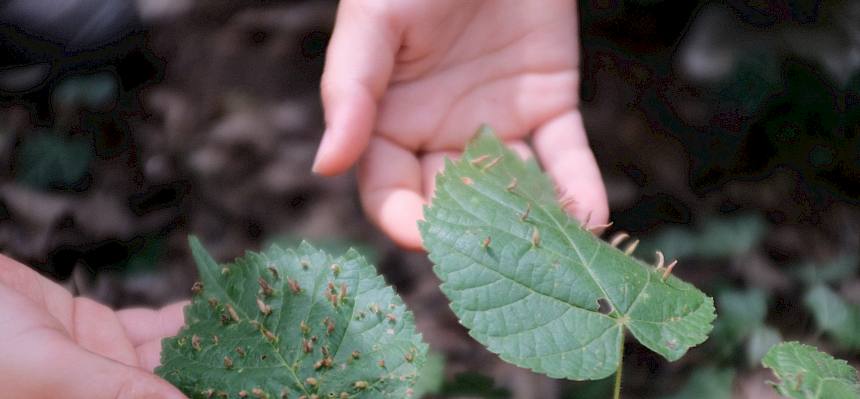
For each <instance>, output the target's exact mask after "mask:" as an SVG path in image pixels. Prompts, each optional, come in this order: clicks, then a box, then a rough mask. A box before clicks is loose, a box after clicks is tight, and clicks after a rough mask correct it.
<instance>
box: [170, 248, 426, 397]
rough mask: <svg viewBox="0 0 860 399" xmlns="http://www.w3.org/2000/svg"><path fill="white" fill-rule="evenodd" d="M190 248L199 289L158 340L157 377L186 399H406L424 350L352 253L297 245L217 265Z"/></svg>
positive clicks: (379, 282)
mask: <svg viewBox="0 0 860 399" xmlns="http://www.w3.org/2000/svg"><path fill="white" fill-rule="evenodd" d="M190 241H191V248H192V252H193V254H194V258H195V260H196V262H197V267H198V270H199V272H200V280H201V283H202V287H201V286H197V287H196V288H197V289H194V292H195V293H194V297H193V298H192V301H191V303H190V304H189V305H188V306H187V307H186V308H185V322H186V325H185V327H183V328H182V330H181V331H180V332H179V334H178V335H177V336H175V337H172V338H167V339H165V340H164V342H163V344H162V353H161V363H162V366H160V367H159V368H158V369H156V373H157V374H158V375H160V376H162V377H164V378H165V379H167V380H168V381H170V382H171V383H173V384H174V385H176V386H177V387H179V388H180V389H181V390H182V391H183V392H185V393H186V394H187V395H189V396H190V397H192V398H209V397H212V398H240V397H249V398H257V397H260V398H273V399H274V398H299V397H302V396H304V397H308V398H311V397H320V398H398V399H402V398H406V397H409V396H410V395H411V391H412V390H411V386H412V384H413V383H414V380H415V378H416V374H417V370H418V368H419V367H420V366H421V365H422V364H423V362H424V360H425V356H426V351H427V346H426V344H424V343H423V342H422V340H421V336H420V335H419V334H418V333H417V332H416V330H415V324H414V320H413V316H412V314H411V312H409V311H408V310H407V309H406V307H405V306H404V305H403V303H402V302H401V300H400V298H399V297H398V296H397V295H396V294H395V293H394V291H393V290H392V289H391V288H390V287H388V286H387V285H385V282H384V281H383V279H382V277H381V276H379V275H378V274H377V273H376V270H375V269H374V268H373V266H371V265H370V264H368V263H367V262H366V261H365V260H364V259H363V258H362V257H361V256H360V255H358V253H357V252H355V251H353V250H350V251H348V252H347V253H346V254H345V255H343V256H341V257H339V258H333V257H331V256H329V255H328V254H326V253H325V252H323V251H320V250H317V249H315V248H313V247H312V246H311V245H309V244H307V243H302V245H300V246H299V247H298V248H297V249H295V250H282V249H280V248H278V247H277V246H273V247H272V248H271V249H270V250H268V251H266V252H264V253H251V252H249V253H247V255H246V256H245V257H242V258H239V259H236V260H235V261H234V262H233V263H231V264H225V265H218V264H217V263H216V262H215V261H214V260H213V259H212V258H211V257H210V256H209V254H207V253H206V251H205V250H204V249H203V247H202V245H201V244H200V242H199V241H198V240H197V239H195V238H193V237H192V238H191V240H190ZM258 300H259V303H258ZM243 395H244V396H243ZM314 395H317V396H314Z"/></svg>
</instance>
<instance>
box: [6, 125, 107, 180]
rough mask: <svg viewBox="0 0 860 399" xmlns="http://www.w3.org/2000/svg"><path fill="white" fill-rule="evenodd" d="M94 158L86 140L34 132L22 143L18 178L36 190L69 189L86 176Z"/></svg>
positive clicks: (47, 132) (46, 132) (18, 163)
mask: <svg viewBox="0 0 860 399" xmlns="http://www.w3.org/2000/svg"><path fill="white" fill-rule="evenodd" d="M93 155H94V153H93V148H92V145H90V143H89V142H88V141H87V140H86V139H81V138H76V137H67V136H64V135H61V134H58V133H55V132H51V131H40V132H35V133H33V134H31V135H28V136H26V137H25V138H24V139H23V141H22V142H21V151H20V154H19V155H18V162H17V165H16V169H17V173H16V178H17V180H18V181H20V182H22V183H24V184H26V185H28V186H30V187H33V188H40V189H46V188H51V187H59V188H66V187H68V186H71V185H74V184H75V183H77V182H78V181H80V180H81V179H82V178H83V177H84V176H85V175H86V174H87V171H88V170H89V167H90V162H91V161H92V159H93Z"/></svg>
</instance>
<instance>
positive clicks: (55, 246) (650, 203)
mask: <svg viewBox="0 0 860 399" xmlns="http://www.w3.org/2000/svg"><path fill="white" fill-rule="evenodd" d="M46 1H47V2H48V3H46ZM76 1H78V2H79V3H81V4H84V5H83V6H82V7H83V8H81V7H78V8H77V9H75V8H74V7H67V8H62V7H60V8H57V7H47V6H46V4H48V5H49V0H38V1H36V0H33V1H21V0H10V1H8V2H6V3H5V4H4V5H0V52H2V57H0V63H2V64H0V171H2V172H0V248H2V251H3V253H5V254H8V255H10V256H12V257H14V258H16V259H18V260H20V261H22V262H25V263H27V264H29V265H31V266H32V267H34V268H36V269H38V270H40V271H41V272H42V273H44V274H45V275H48V276H50V277H52V278H54V279H56V280H58V281H60V282H61V283H63V284H64V285H66V286H67V287H68V288H69V289H71V290H73V291H74V292H76V293H78V294H81V295H87V296H90V297H93V298H96V299H98V300H100V301H103V302H105V303H108V304H111V305H113V306H117V307H121V306H129V305H162V304H165V303H168V302H171V301H175V300H178V299H181V298H185V297H187V295H188V287H190V285H191V282H192V281H193V280H194V274H193V273H194V272H193V267H192V265H191V263H190V259H189V255H188V251H187V248H186V244H185V238H186V236H187V235H188V234H189V233H192V232H193V233H195V234H198V235H199V236H201V237H202V238H203V239H204V241H206V243H207V247H209V248H211V249H212V250H213V252H214V254H215V255H216V257H217V258H219V259H228V258H231V257H234V256H238V255H240V254H241V253H242V252H243V251H244V250H245V249H257V248H259V247H260V246H262V245H265V244H266V243H272V242H277V243H285V244H287V245H290V244H291V243H296V242H298V241H300V240H301V239H308V240H311V241H313V242H315V243H316V244H318V245H322V246H326V247H329V248H331V249H338V248H346V247H348V246H356V247H359V248H360V249H361V250H362V252H363V253H364V254H366V255H367V256H369V257H371V258H372V259H373V260H374V262H375V263H376V264H377V265H378V267H379V268H380V270H381V271H382V272H383V273H384V274H385V276H386V278H387V279H388V281H389V282H391V283H393V284H394V285H395V286H396V287H397V289H398V291H399V292H401V293H402V294H403V296H404V298H405V299H406V301H407V302H408V303H409V304H410V305H411V307H412V308H413V309H414V310H415V313H416V317H417V321H418V326H419V329H421V331H423V332H424V335H425V337H426V339H427V340H428V341H429V342H430V344H431V346H432V347H433V350H434V351H435V353H436V355H435V356H434V358H433V359H434V360H433V361H432V362H430V364H429V365H428V366H427V370H426V372H425V373H424V374H425V376H426V377H425V378H424V379H423V380H422V381H421V383H420V386H419V392H427V393H429V394H431V395H435V396H434V397H439V398H526V399H527V398H551V397H557V398H585V399H588V398H605V397H608V396H609V392H610V389H611V381H597V382H560V381H551V380H549V379H546V378H543V377H539V376H535V375H533V374H531V373H529V372H526V371H523V370H518V369H516V368H513V367H512V366H508V365H505V364H503V363H501V362H500V361H499V360H497V359H496V357H495V356H493V355H492V354H490V353H488V352H486V351H485V350H483V349H482V348H480V346H479V345H477V344H475V343H474V342H473V341H472V340H471V339H470V338H469V337H468V335H467V334H466V333H465V332H464V331H463V329H462V328H461V327H459V325H458V324H457V321H456V319H455V318H454V316H453V315H452V314H451V312H450V311H449V310H448V308H447V304H446V302H445V301H444V298H443V297H442V296H441V294H440V293H439V291H438V286H437V285H438V280H437V279H436V278H435V277H434V276H433V274H432V272H431V271H430V268H429V263H428V261H427V259H426V258H425V257H424V256H423V255H422V254H414V253H406V252H403V251H401V250H398V249H397V248H395V247H394V246H393V245H392V244H391V243H390V242H389V241H388V240H387V239H385V238H384V237H382V236H381V235H380V234H379V233H378V232H377V231H376V230H375V229H374V228H373V227H372V226H371V225H370V224H369V223H368V222H367V221H366V220H365V219H364V216H363V215H362V213H361V208H360V206H359V204H358V200H357V197H356V193H355V187H354V177H353V176H352V175H347V176H343V177H338V178H333V179H323V178H319V177H316V176H313V175H312V174H311V173H310V166H311V162H312V158H313V154H314V150H315V148H316V143H317V140H318V138H319V136H320V133H321V131H322V117H321V110H320V106H319V98H318V93H317V87H318V79H319V76H320V73H321V70H322V65H323V62H324V54H325V47H326V44H327V41H328V38H329V34H330V31H331V28H332V25H333V18H334V10H335V7H336V2H334V1H326V0H306V1H299V0H293V1H286V0H283V1H262V0H261V1H250V0H235V1H227V0H208V1H201V0H181V1H179V0H177V1H165V0H137V2H136V3H134V5H132V3H131V2H102V1H97V0H76ZM71 3H72V2H70V4H71ZM579 4H580V13H581V20H582V22H581V25H580V31H581V34H582V53H583V63H582V93H581V94H582V96H583V104H582V108H583V112H584V115H585V122H586V125H587V129H588V132H589V137H590V140H591V144H592V147H593V148H594V151H595V155H596V157H597V159H598V162H599V164H600V167H601V170H602V171H603V174H604V178H605V181H606V183H607V188H608V192H609V199H610V206H611V209H612V220H614V221H615V225H614V227H613V228H612V231H610V232H609V233H610V234H611V233H613V232H615V231H619V230H624V231H628V232H630V233H631V234H633V235H634V236H636V237H638V238H641V239H642V245H641V246H640V248H639V250H638V251H637V256H639V257H640V258H641V259H643V260H644V261H646V262H651V261H653V260H654V255H653V252H654V251H655V250H656V249H661V250H662V251H664V253H666V255H667V256H668V257H670V258H678V259H679V260H680V265H679V266H678V269H676V270H678V271H677V273H678V274H680V275H681V276H682V277H683V278H686V279H688V280H690V281H692V282H694V283H696V284H697V285H699V286H700V287H702V288H703V289H705V290H706V291H707V292H708V293H710V294H711V295H713V296H715V298H716V300H717V307H718V312H719V314H720V318H719V320H718V323H717V325H716V326H715V330H714V334H713V336H712V338H711V340H709V341H708V342H707V343H706V344H704V345H703V346H701V347H700V348H697V349H695V350H693V351H691V353H690V354H689V355H688V356H687V357H685V358H684V359H682V360H680V361H678V362H676V363H666V362H665V361H663V360H662V359H659V358H658V357H657V356H655V355H654V354H653V353H650V352H648V351H647V350H645V349H644V348H642V347H640V346H638V345H628V346H627V348H626V352H627V353H626V355H627V356H628V357H627V359H628V360H627V362H626V372H625V379H626V382H625V397H629V398H640V397H641V398H672V399H682V398H697V399H711V398H713V399H723V398H726V399H728V398H756V399H758V398H768V397H774V395H773V394H772V393H771V390H770V388H769V387H768V386H767V385H766V384H765V383H764V381H765V380H766V379H767V378H769V374H768V373H766V372H763V371H762V370H761V369H760V367H759V366H758V362H759V359H760V358H761V356H762V355H763V353H764V352H765V351H766V349H767V348H768V347H769V346H770V345H772V344H773V343H775V342H777V341H779V340H781V339H783V338H785V339H799V340H803V341H806V342H811V343H814V344H816V345H819V346H820V347H822V348H823V349H825V350H827V351H829V352H831V353H833V354H835V355H837V356H838V357H842V358H846V359H849V361H851V362H852V363H853V364H854V365H855V366H856V365H857V364H858V362H860V339H858V335H857V331H860V278H858V275H857V266H858V263H860V260H858V250H860V248H858V247H860V234H858V233H860V208H858V205H860V3H858V2H855V1H850V0H845V1H837V0H831V1H825V0H821V1H796V0H727V1H721V2H716V1H704V0H695V1H693V0H627V1H623V0H582V1H580V3H579ZM535 6H539V4H538V3H536V5H535ZM33 9H36V11H33ZM81 9H83V10H85V11H80V10H81ZM75 10H78V11H75ZM45 21H47V22H45ZM571 173H576V172H575V171H571Z"/></svg>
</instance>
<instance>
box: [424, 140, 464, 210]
mask: <svg viewBox="0 0 860 399" xmlns="http://www.w3.org/2000/svg"><path fill="white" fill-rule="evenodd" d="M445 158H448V159H450V160H452V161H453V160H456V159H459V158H460V153H459V152H454V151H438V152H429V153H427V154H424V155H423V156H422V157H421V176H422V178H421V183H422V187H423V193H424V198H425V199H426V200H427V201H428V202H429V201H430V200H431V199H432V198H433V193H434V192H435V191H436V175H437V174H439V173H440V172H442V169H444V168H445Z"/></svg>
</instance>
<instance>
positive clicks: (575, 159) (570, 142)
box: [533, 111, 609, 226]
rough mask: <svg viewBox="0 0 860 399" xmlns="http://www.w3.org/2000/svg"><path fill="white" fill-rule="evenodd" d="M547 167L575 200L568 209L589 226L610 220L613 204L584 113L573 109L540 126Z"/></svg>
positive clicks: (539, 144) (538, 143) (539, 145)
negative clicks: (607, 200) (608, 196)
mask: <svg viewBox="0 0 860 399" xmlns="http://www.w3.org/2000/svg"><path fill="white" fill-rule="evenodd" d="M533 143H534V147H535V150H536V151H537V153H538V156H539V157H540V160H541V162H542V163H543V165H544V168H545V169H546V170H547V172H548V173H549V175H550V176H552V178H553V180H555V183H556V184H557V185H558V187H559V188H560V190H561V191H562V192H564V193H566V195H567V196H569V197H570V198H572V199H573V202H568V203H567V204H566V207H565V209H566V210H567V211H568V212H569V213H571V214H572V215H573V216H574V217H576V218H577V219H579V220H580V221H585V220H586V219H587V220H588V221H589V226H597V225H601V224H604V223H606V221H607V219H608V218H609V206H608V205H607V202H606V189H605V188H604V186H603V179H602V178H601V177H600V170H599V169H598V168H597V162H596V161H595V160H594V154H592V152H591V148H589V147H588V139H587V138H586V136H585V128H584V127H583V125H582V116H581V115H580V113H579V112H578V111H570V112H567V113H565V114H563V115H561V116H559V117H556V118H554V119H552V120H550V121H549V122H547V123H546V124H544V125H543V126H541V127H539V128H538V129H537V131H536V132H535V134H534V139H533Z"/></svg>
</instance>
